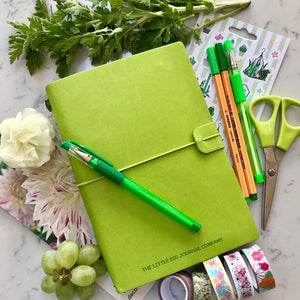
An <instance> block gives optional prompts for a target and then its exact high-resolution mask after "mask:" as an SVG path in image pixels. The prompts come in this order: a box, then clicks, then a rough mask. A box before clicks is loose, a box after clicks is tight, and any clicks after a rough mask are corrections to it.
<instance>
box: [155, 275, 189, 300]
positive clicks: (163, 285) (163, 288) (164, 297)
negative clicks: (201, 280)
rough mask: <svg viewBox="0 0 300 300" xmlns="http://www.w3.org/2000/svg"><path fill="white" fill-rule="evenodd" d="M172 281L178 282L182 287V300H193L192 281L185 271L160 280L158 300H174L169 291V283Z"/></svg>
mask: <svg viewBox="0 0 300 300" xmlns="http://www.w3.org/2000/svg"><path fill="white" fill-rule="evenodd" d="M173 279H175V280H178V281H179V282H180V283H181V284H182V285H183V287H184V290H185V297H184V300H193V299H194V288H193V280H192V276H191V275H190V274H189V273H188V272H186V271H180V272H177V273H175V274H172V275H169V276H167V277H164V278H162V279H160V281H159V283H158V293H159V298H160V300H175V298H174V296H173V294H172V293H171V289H170V283H171V281H172V280H173Z"/></svg>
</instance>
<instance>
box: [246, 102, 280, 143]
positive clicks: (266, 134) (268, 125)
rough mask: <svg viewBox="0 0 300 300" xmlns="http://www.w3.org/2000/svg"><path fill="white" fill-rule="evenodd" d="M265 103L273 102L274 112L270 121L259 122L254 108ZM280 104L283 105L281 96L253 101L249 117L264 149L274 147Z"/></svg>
mask: <svg viewBox="0 0 300 300" xmlns="http://www.w3.org/2000/svg"><path fill="white" fill-rule="evenodd" d="M264 101H268V102H271V104H272V105H273V112H272V116H271V118H270V119H269V120H267V121H265V122H262V121H259V120H257V119H256V117H255V116H254V114H253V107H254V105H256V104H258V103H260V102H264ZM280 103H281V97H279V96H263V97H259V98H256V99H254V100H253V101H251V103H250V105H249V115H250V118H251V121H252V124H253V126H254V128H255V130H256V132H257V135H258V138H259V140H260V144H261V146H262V147H263V148H265V147H270V146H274V140H275V125H276V118H277V113H278V110H279V107H280Z"/></svg>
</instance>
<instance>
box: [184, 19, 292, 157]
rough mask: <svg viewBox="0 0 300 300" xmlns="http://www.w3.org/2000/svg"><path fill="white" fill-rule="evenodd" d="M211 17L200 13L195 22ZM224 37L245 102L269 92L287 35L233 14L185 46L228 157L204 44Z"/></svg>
mask: <svg viewBox="0 0 300 300" xmlns="http://www.w3.org/2000/svg"><path fill="white" fill-rule="evenodd" d="M214 17H216V15H200V16H199V18H198V20H197V22H196V23H197V24H204V23H207V22H209V21H210V20H211V19H213V18H214ZM227 39H229V40H231V41H232V45H233V48H234V49H233V55H234V56H235V59H236V61H237V64H238V68H239V71H240V73H241V76H242V80H243V84H244V90H245V95H246V98H247V104H248V105H249V103H250V102H251V100H253V99H255V98H257V97H261V96H264V95H269V94H270V92H271V89H272V86H273V84H274V81H275V78H276V76H277V73H278V71H279V68H280V65H281V63H282V60H283V58H284V56H285V53H286V50H287V47H288V45H289V42H290V39H289V38H286V37H284V36H282V35H279V34H275V33H273V32H270V31H267V30H264V29H262V28H258V27H255V26H253V25H251V24H248V23H245V22H242V21H239V20H236V19H234V18H226V19H224V20H222V21H220V22H217V23H215V24H213V25H209V26H206V27H204V28H203V31H202V33H201V35H200V40H199V41H196V40H195V39H194V40H192V41H191V42H190V44H189V45H188V46H187V53H188V55H189V57H190V61H191V63H192V65H193V68H194V71H195V73H196V76H197V79H198V82H199V85H200V87H201V90H202V93H203V95H204V97H205V100H206V103H207V106H208V109H209V111H210V114H211V116H212V118H213V121H214V122H215V123H216V124H217V127H218V130H219V132H220V134H221V136H222V139H223V142H224V145H225V149H226V152H227V154H228V156H229V157H230V155H229V148H228V143H227V139H226V135H225V130H224V125H223V120H222V116H221V113H220V108H219V104H218V98H217V94H216V90H215V86H214V83H213V78H212V75H211V70H210V66H209V62H208V60H207V55H206V49H207V48H208V47H213V46H215V44H216V43H223V42H224V41H225V40H227ZM263 109H264V107H263V106H261V107H260V108H259V110H256V111H254V113H255V114H256V116H257V118H260V116H261V114H262V112H263Z"/></svg>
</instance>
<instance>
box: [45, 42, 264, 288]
mask: <svg viewBox="0 0 300 300" xmlns="http://www.w3.org/2000/svg"><path fill="white" fill-rule="evenodd" d="M46 91H47V94H48V97H49V101H50V103H51V106H52V110H53V114H54V117H55V119H56V122H57V125H58V128H59V131H60V134H61V136H62V139H63V140H74V141H76V142H78V143H80V144H82V145H85V146H86V147H88V148H90V149H92V150H93V151H95V152H96V153H98V154H100V155H101V156H102V157H104V158H105V159H107V160H108V161H110V162H111V163H113V165H114V168H116V169H118V170H120V171H122V172H123V173H124V174H125V175H126V176H127V177H128V178H130V179H132V180H133V181H135V182H136V183H138V184H140V185H141V186H143V187H144V188H146V189H147V190H149V191H151V192H152V193H153V194H155V195H156V196H158V197H160V198H161V199H163V200H165V201H166V202H168V203H169V204H171V205H172V206H174V207H176V208H177V209H178V210H180V211H182V212H183V213H185V214H186V215H188V216H190V217H191V218H193V219H194V220H196V221H197V222H199V223H200V224H201V226H202V227H201V229H200V231H199V232H198V233H194V232H192V231H191V230H189V229H187V228H185V227H183V226H182V225H181V224H179V223H178V222H176V221H174V220H173V219H171V218H170V217H168V216H166V215H165V214H163V213H162V212H160V211H159V210H157V209H156V208H154V207H152V206H151V205H149V204H148V203H146V202H144V201H143V200H141V199H140V198H139V197H137V196H136V195H134V194H132V193H130V192H129V191H128V190H126V189H124V188H123V187H121V186H118V185H117V184H115V183H114V182H112V181H111V180H109V179H107V178H103V177H101V175H99V173H97V172H95V171H94V170H93V169H91V168H89V167H87V166H85V165H84V164H82V163H81V162H80V161H78V160H76V159H75V158H72V157H70V161H71V165H72V168H73V171H74V174H75V177H76V180H77V182H78V184H79V186H80V187H79V188H80V192H81V195H82V197H83V200H84V202H85V205H86V209H87V212H88V214H89V217H90V219H91V222H92V225H93V228H94V231H95V235H96V238H97V241H98V243H99V246H100V248H101V251H102V254H103V257H104V260H105V262H106V264H107V267H108V270H109V273H110V276H111V278H112V281H113V283H114V285H115V287H116V289H117V291H118V292H119V293H121V292H125V291H127V290H130V289H133V288H135V287H138V286H141V285H143V284H146V283H148V282H151V281H154V280H157V279H159V278H162V277H164V276H166V275H169V274H172V273H174V272H177V271H179V270H182V269H185V268H187V267H190V266H192V265H195V264H197V263H200V262H202V261H204V260H206V259H209V258H211V257H214V256H216V255H219V254H221V253H224V252H227V251H229V250H232V249H234V248H236V247H239V246H242V245H244V244H246V243H248V242H251V241H253V240H255V239H256V238H258V232H257V229H256V226H255V223H254V221H253V218H252V216H251V213H250V211H249V208H248V206H247V204H246V201H245V199H244V197H243V194H242V192H241V189H240V186H239V184H238V182H237V179H236V177H235V174H234V171H233V169H232V166H231V164H230V162H229V159H228V157H227V155H226V153H225V151H224V149H223V143H222V140H221V138H220V136H219V134H218V130H217V128H216V126H215V124H214V123H213V122H212V119H211V116H210V114H209V111H208V109H207V106H206V103H205V100H204V98H203V95H202V93H201V89H200V87H199V84H198V82H197V79H196V76H195V74H194V71H193V68H192V66H191V63H190V61H189V58H188V56H187V54H186V51H185V48H184V46H183V44H182V43H174V44H171V45H168V46H163V47H160V48H156V49H153V50H150V51H146V52H143V53H140V54H137V55H133V56H130V57H127V58H123V59H120V60H117V61H115V62H111V63H109V64H106V65H103V66H99V67H95V68H92V69H89V70H87V71H84V72H80V73H77V74H75V75H72V76H69V77H66V78H64V79H61V80H58V81H55V82H53V83H51V84H49V85H48V86H47V87H46Z"/></svg>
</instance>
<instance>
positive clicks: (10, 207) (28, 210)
mask: <svg viewBox="0 0 300 300" xmlns="http://www.w3.org/2000/svg"><path fill="white" fill-rule="evenodd" d="M1 171H2V175H1V176H0V206H1V207H2V208H3V209H5V210H6V211H7V212H9V213H10V214H11V215H12V216H14V217H15V218H16V219H17V220H18V221H20V222H21V223H22V224H23V225H25V226H30V225H33V224H34V223H33V220H32V215H33V205H31V204H25V198H26V190H25V189H24V188H22V187H21V185H22V183H23V182H24V180H25V179H26V176H25V175H23V174H22V171H21V170H20V169H2V170H1Z"/></svg>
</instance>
